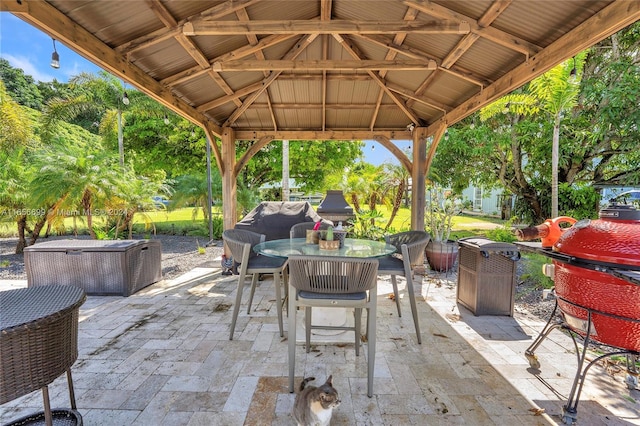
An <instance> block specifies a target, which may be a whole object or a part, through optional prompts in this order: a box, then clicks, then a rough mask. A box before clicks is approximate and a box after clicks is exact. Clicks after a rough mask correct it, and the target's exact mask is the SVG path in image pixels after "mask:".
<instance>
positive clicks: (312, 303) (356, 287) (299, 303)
mask: <svg viewBox="0 0 640 426" xmlns="http://www.w3.org/2000/svg"><path fill="white" fill-rule="evenodd" d="M377 271H378V261H377V260H376V259H367V258H345V257H334V256H300V255H295V256H290V257H289V274H290V275H289V335H288V340H289V392H293V391H294V378H295V362H296V357H295V355H296V310H297V308H298V307H304V318H305V342H306V351H307V353H309V349H310V344H311V342H310V341H311V330H312V329H325V330H349V331H353V332H354V334H355V340H354V343H355V351H356V356H357V355H359V354H360V343H361V338H360V333H361V325H362V324H361V322H362V309H366V310H367V347H368V354H367V395H368V396H369V397H371V396H372V395H373V370H374V364H375V354H376V298H377V288H376V285H377ZM314 307H318V308H319V307H322V308H353V309H354V311H355V320H354V325H353V326H349V325H343V326H329V325H325V324H312V322H311V309H312V308H314Z"/></svg>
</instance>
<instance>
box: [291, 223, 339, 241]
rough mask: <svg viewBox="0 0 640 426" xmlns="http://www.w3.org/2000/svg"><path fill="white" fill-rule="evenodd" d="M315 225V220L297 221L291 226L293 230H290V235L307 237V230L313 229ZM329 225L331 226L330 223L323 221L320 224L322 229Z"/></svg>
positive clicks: (292, 236)
mask: <svg viewBox="0 0 640 426" xmlns="http://www.w3.org/2000/svg"><path fill="white" fill-rule="evenodd" d="M315 225H316V223H315V222H300V223H296V224H295V225H293V226H292V227H291V231H289V236H290V237H291V238H306V236H307V231H310V230H312V229H313V227H314V226H315ZM329 226H331V225H330V224H329V223H325V222H322V224H321V225H320V229H327V228H328V227H329Z"/></svg>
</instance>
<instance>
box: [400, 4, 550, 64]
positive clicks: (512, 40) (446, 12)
mask: <svg viewBox="0 0 640 426" xmlns="http://www.w3.org/2000/svg"><path fill="white" fill-rule="evenodd" d="M403 3H404V4H405V5H407V6H409V7H413V8H414V9H417V10H419V11H420V12H423V13H426V14H427V15H430V16H433V17H435V18H438V19H445V20H449V21H453V22H460V23H462V22H465V23H467V24H468V25H469V26H470V27H471V32H474V33H477V34H478V35H479V36H480V37H483V38H485V39H487V40H490V41H492V42H494V43H496V44H499V45H501V46H503V47H506V48H508V49H511V50H514V51H516V52H520V53H522V54H523V55H525V56H526V57H529V56H533V55H535V54H536V53H538V52H539V51H540V50H542V48H541V47H540V46H536V45H535V44H534V43H530V42H528V41H527V40H523V39H521V38H519V37H516V36H514V35H512V34H509V33H506V32H504V31H500V30H498V29H496V28H493V27H491V26H487V27H484V28H483V27H481V26H480V24H479V23H478V21H476V20H475V19H473V18H471V17H470V16H465V15H463V14H461V13H458V12H454V11H453V10H451V9H448V8H446V7H444V6H440V5H438V4H436V3H433V2H424V1H420V2H418V1H413V0H412V1H409V0H405V1H403ZM489 10H490V11H491V10H492V9H489Z"/></svg>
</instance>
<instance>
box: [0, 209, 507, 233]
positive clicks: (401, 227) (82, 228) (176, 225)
mask: <svg viewBox="0 0 640 426" xmlns="http://www.w3.org/2000/svg"><path fill="white" fill-rule="evenodd" d="M314 207H317V206H314ZM378 210H379V211H380V212H381V213H382V215H383V216H384V219H382V220H380V221H379V226H381V227H384V226H385V225H386V224H387V221H388V220H389V216H390V214H391V212H390V211H389V209H387V208H386V207H385V206H379V207H378ZM213 214H214V217H216V216H218V217H221V212H220V210H219V209H214V212H213ZM84 219H85V218H83V217H79V218H76V221H75V226H76V227H77V229H78V232H80V233H86V225H85V220H84ZM94 223H96V224H97V225H98V226H100V225H103V224H104V218H103V217H95V218H94ZM502 223H504V221H502V220H500V219H496V218H492V217H486V216H471V215H460V216H455V217H454V218H453V231H452V239H458V238H463V237H467V236H471V235H480V234H482V233H483V232H484V231H486V230H487V229H492V228H495V227H498V226H500V224H502ZM220 226H221V225H220ZM410 226H411V212H410V210H409V209H408V208H401V209H400V210H399V211H398V214H397V215H396V217H395V218H394V221H393V223H392V225H391V228H392V229H393V231H394V232H400V231H405V230H409V229H410ZM154 228H155V231H156V232H157V233H167V234H180V235H202V236H208V225H207V224H206V223H205V222H204V220H203V214H202V211H201V210H200V209H197V210H194V209H193V208H191V207H187V208H181V209H176V210H157V211H148V212H141V213H136V215H135V218H134V232H135V233H136V234H140V233H142V234H145V233H153V229H154ZM65 229H66V232H67V234H72V232H73V229H74V220H73V219H72V218H68V219H65ZM215 229H216V227H215V226H214V234H215V233H216V232H215ZM220 232H221V231H220ZM43 233H44V230H43ZM0 236H3V237H12V236H14V237H15V236H16V229H15V225H13V224H6V225H5V226H3V227H2V228H0Z"/></svg>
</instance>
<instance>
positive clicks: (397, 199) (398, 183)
mask: <svg viewBox="0 0 640 426" xmlns="http://www.w3.org/2000/svg"><path fill="white" fill-rule="evenodd" d="M383 167H384V169H385V176H387V179H386V182H385V183H386V185H387V188H388V190H389V192H390V193H394V194H395V195H394V196H393V204H392V207H391V215H390V216H389V221H388V222H387V224H386V225H385V227H384V229H385V231H386V230H387V229H389V227H390V226H391V224H392V223H393V220H394V219H395V217H396V215H397V214H398V210H400V206H401V205H402V200H403V198H404V196H405V193H406V192H407V187H408V184H409V172H408V171H407V169H405V168H404V166H403V165H402V164H392V163H385V164H383Z"/></svg>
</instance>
